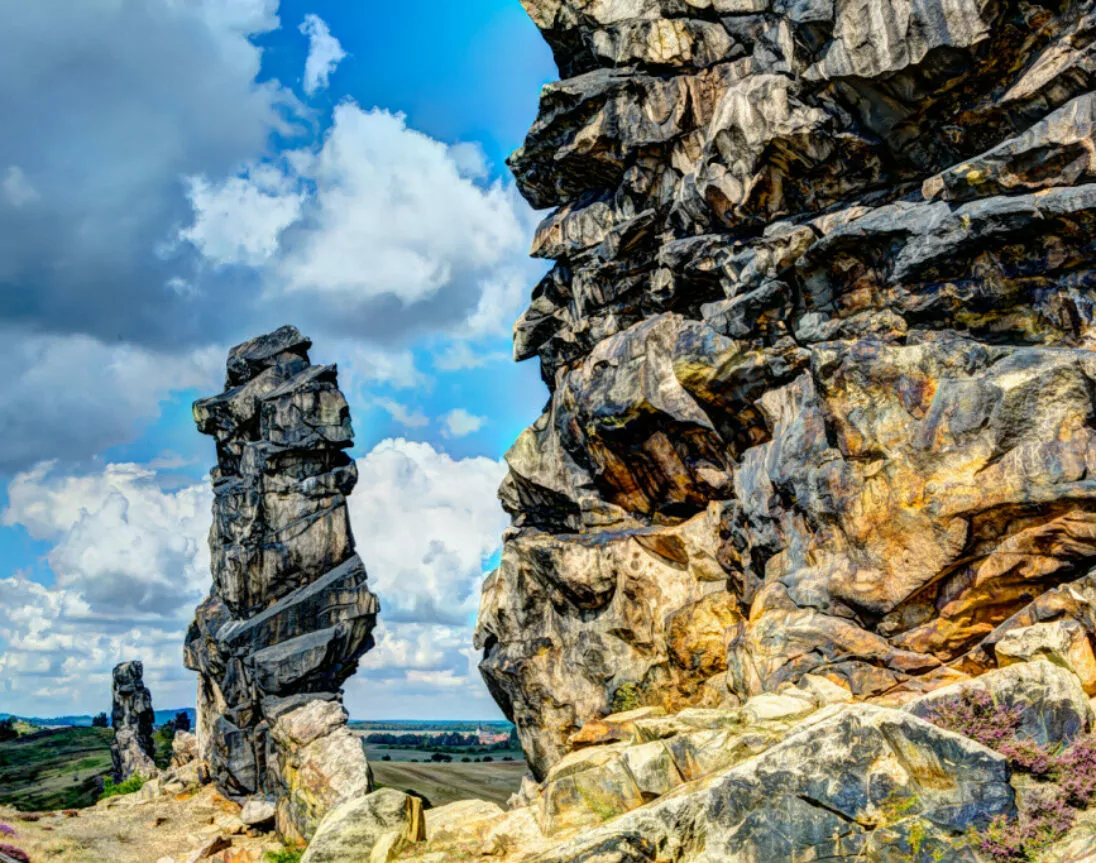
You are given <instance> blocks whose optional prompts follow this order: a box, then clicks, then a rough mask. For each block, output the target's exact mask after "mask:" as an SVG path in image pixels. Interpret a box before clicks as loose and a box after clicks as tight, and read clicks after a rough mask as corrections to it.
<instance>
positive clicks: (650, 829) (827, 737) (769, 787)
mask: <svg viewBox="0 0 1096 863" xmlns="http://www.w3.org/2000/svg"><path fill="white" fill-rule="evenodd" d="M1015 811H1016V809H1015V801H1014V796H1013V790H1012V787H1011V785H1010V784H1009V767H1008V764H1007V762H1006V761H1005V759H1004V758H1002V757H1001V756H1000V755H997V754H996V753H994V752H992V751H991V750H989V749H987V748H986V747H984V746H982V745H981V744H978V743H975V742H974V741H971V740H968V739H967V738H964V737H961V736H959V735H957V734H952V733H950V732H947V731H944V730H942V729H940V728H937V727H936V726H933V725H931V724H929V723H927V722H924V721H923V720H920V719H918V718H916V717H914V716H912V715H911V714H909V713H904V712H901V711H897V710H893V709H889V708H882V707H875V706H872V705H835V706H831V707H827V708H824V709H823V710H821V711H819V712H818V713H817V714H816V715H814V716H812V717H811V718H810V719H809V720H807V721H805V722H803V723H802V724H801V725H800V727H799V728H797V729H796V730H795V731H794V732H793V733H791V734H789V735H788V736H787V737H786V738H785V739H784V740H783V741H782V742H779V743H777V744H775V745H774V746H772V747H771V748H769V749H767V750H766V751H764V752H762V753H760V754H758V755H756V756H754V757H752V758H748V759H746V760H744V761H741V762H740V763H738V764H736V765H734V766H732V767H730V768H728V769H725V770H724V771H722V772H720V773H718V774H715V775H713V776H711V777H709V778H707V779H705V780H702V781H700V782H696V783H693V784H691V785H686V786H683V787H682V788H680V789H678V790H677V791H676V792H674V793H672V794H669V795H666V796H665V797H663V798H661V799H659V800H657V801H655V802H653V803H651V804H649V805H647V806H644V807H642V808H640V809H637V810H635V811H633V812H629V813H628V814H626V815H623V816H621V817H619V818H616V819H615V820H612V821H610V822H609V823H607V824H605V825H604V826H601V827H599V828H597V829H594V830H587V831H585V832H583V833H581V834H579V835H578V836H576V837H575V838H573V839H570V840H568V841H565V842H563V843H561V844H558V845H556V846H555V847H553V848H551V849H549V850H546V851H543V852H542V853H539V854H537V855H535V856H534V857H531V858H530V859H535V860H536V861H537V863H593V861H602V860H627V861H654V860H667V861H690V863H716V861H753V860H758V861H759V860H774V861H775V860H798V859H804V860H806V859H828V860H849V861H852V860H862V859H871V860H888V859H903V858H902V856H901V855H903V854H906V855H908V854H909V853H910V848H911V845H913V844H915V845H916V847H917V848H918V849H919V850H920V851H922V852H923V853H925V854H926V855H929V856H931V855H934V854H935V855H937V856H938V857H939V859H949V860H964V861H970V863H974V861H975V860H976V858H975V856H973V852H971V851H969V849H967V850H963V849H964V848H966V846H965V844H964V843H963V842H962V841H961V840H962V838H963V836H964V834H965V833H966V831H967V830H969V829H970V828H971V827H972V826H984V825H985V824H987V823H988V822H989V820H990V819H992V818H993V817H995V816H998V815H1004V816H1011V815H1014V814H1015ZM943 855H951V856H943Z"/></svg>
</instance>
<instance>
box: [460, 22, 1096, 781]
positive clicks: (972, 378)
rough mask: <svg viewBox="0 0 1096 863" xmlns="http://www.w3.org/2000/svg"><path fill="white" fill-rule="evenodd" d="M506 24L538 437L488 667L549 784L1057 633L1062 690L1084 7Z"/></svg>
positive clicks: (1075, 423)
mask: <svg viewBox="0 0 1096 863" xmlns="http://www.w3.org/2000/svg"><path fill="white" fill-rule="evenodd" d="M523 3H524V5H525V7H526V9H527V11H528V12H529V14H530V15H531V17H532V18H533V20H534V21H535V22H536V24H537V26H538V27H539V28H540V29H541V30H542V32H543V34H544V36H545V38H546V39H547V41H548V43H549V44H550V45H551V47H552V50H553V52H554V54H555V57H556V60H557V63H558V65H559V69H560V73H561V76H562V78H563V80H561V81H560V82H558V83H555V84H551V85H549V86H547V87H546V88H544V90H543V92H542V94H541V103H540V114H539V116H538V118H537V120H536V122H535V124H534V125H533V128H532V129H531V130H530V132H529V135H528V137H527V139H526V141H525V144H524V145H523V146H522V147H521V148H520V149H519V150H518V151H517V152H516V153H514V154H513V156H512V157H511V159H510V165H511V168H512V170H513V172H514V175H515V177H516V180H517V183H518V187H519V189H520V190H521V192H522V194H523V195H524V196H525V197H526V198H527V199H528V200H529V202H530V203H531V204H532V205H533V206H534V207H537V208H545V209H550V213H548V214H547V216H546V218H545V219H544V221H543V223H542V224H541V226H540V228H539V230H538V231H537V234H536V238H535V241H534V247H533V254H534V255H536V256H538V257H542V258H546V259H550V260H552V261H553V262H554V265H553V267H552V269H551V271H550V272H549V273H548V275H546V276H545V278H544V279H543V280H542V281H541V283H540V284H538V285H537V286H536V287H535V289H534V290H533V295H532V302H531V304H530V306H529V308H528V310H527V311H526V312H525V313H524V314H523V315H522V317H521V319H520V320H519V321H518V322H517V324H516V326H515V331H514V349H515V356H516V357H517V358H518V359H526V358H533V357H536V358H537V359H538V360H539V362H540V366H541V370H542V376H543V379H544V381H545V382H546V383H547V385H548V387H549V389H550V390H551V400H550V402H549V404H548V407H547V409H546V411H545V413H544V415H543V416H541V417H540V418H539V419H538V420H537V421H536V422H535V423H534V424H533V425H532V426H531V427H530V428H529V429H528V430H527V431H526V432H524V433H523V435H522V436H521V437H520V438H519V440H518V441H517V443H516V444H515V446H514V447H513V449H512V450H511V451H510V453H509V454H508V456H507V459H508V462H509V466H510V474H509V477H508V478H507V479H506V481H505V482H504V484H503V487H502V489H501V492H500V494H501V497H502V500H503V504H504V506H505V507H506V508H507V510H508V511H509V512H510V514H511V515H512V518H513V526H512V528H511V530H510V531H509V532H508V534H507V537H506V543H505V548H504V551H503V555H502V561H501V565H500V567H499V569H498V571H497V572H496V573H494V574H493V575H492V576H491V577H490V578H489V579H488V580H487V582H486V584H485V587H484V593H483V601H482V607H481V613H480V619H479V626H478V631H477V644H478V645H479V647H481V648H482V649H483V651H484V654H483V661H482V664H481V670H482V672H483V675H484V678H485V680H486V681H487V684H488V686H489V688H490V689H491V692H492V694H493V695H494V697H495V699H496V700H497V701H498V703H499V704H500V705H501V706H502V708H503V710H504V711H505V712H506V714H507V715H508V716H510V717H511V718H512V719H513V720H514V721H515V722H516V724H517V726H518V729H519V734H520V736H521V740H522V743H523V746H524V748H525V751H526V754H527V756H528V758H529V761H530V764H531V766H532V768H533V770H534V772H535V773H536V775H537V778H538V779H543V778H544V777H545V776H546V775H547V774H548V771H549V770H550V768H551V767H552V766H553V765H554V764H555V763H557V762H558V761H559V760H560V759H561V758H562V757H564V756H565V755H566V753H568V752H569V751H570V750H571V749H572V748H573V746H574V745H575V744H574V743H573V742H572V740H571V738H572V736H573V735H574V734H575V733H576V732H577V731H578V730H579V729H580V728H581V727H582V726H583V725H584V724H585V723H586V722H587V721H588V720H590V719H594V718H598V717H603V716H606V715H608V714H610V713H613V712H619V711H622V710H628V709H632V708H638V707H644V706H650V707H661V708H664V709H665V710H667V711H670V712H676V711H680V710H682V709H684V708H686V707H689V706H698V707H705V708H713V707H728V706H731V705H734V704H737V703H740V702H742V701H743V700H745V699H747V698H749V697H750V696H753V695H756V694H758V693H763V692H769V691H773V690H775V689H777V688H778V687H780V686H781V685H782V684H784V683H787V682H795V681H798V680H800V679H801V678H803V676H804V675H816V676H822V677H826V678H828V679H829V680H831V681H833V682H837V683H840V684H841V685H842V686H843V687H844V688H846V689H847V690H848V691H850V692H851V693H852V695H853V696H855V697H856V698H858V699H861V700H868V699H877V700H885V701H887V702H888V703H900V702H902V701H903V700H906V699H908V698H909V697H912V696H913V695H916V694H918V693H921V692H925V691H929V690H932V689H934V688H937V687H939V686H942V685H946V684H950V683H953V682H956V681H959V680H962V679H965V678H966V677H969V676H972V675H977V674H980V673H982V672H984V671H986V670H988V669H991V668H994V667H995V666H996V665H997V664H998V662H999V657H1010V658H1008V659H1005V660H1004V661H1005V662H1008V661H1011V658H1012V657H1011V654H1009V650H1010V649H1013V648H1016V647H1017V641H1016V640H1017V638H1018V636H1015V635H1013V636H1009V637H1008V638H1006V635H1007V633H1008V632H1010V631H1011V630H1016V629H1019V628H1023V627H1029V626H1033V625H1036V624H1041V623H1047V622H1053V621H1055V620H1060V619H1068V620H1071V621H1075V622H1076V624H1077V625H1078V626H1080V627H1081V628H1082V630H1083V632H1082V633H1081V636H1080V639H1081V640H1080V641H1078V640H1077V639H1076V638H1075V637H1074V635H1070V638H1071V639H1073V640H1071V641H1069V643H1068V644H1067V643H1066V642H1064V641H1063V640H1062V637H1061V636H1062V634H1061V633H1059V634H1058V635H1056V636H1055V637H1054V639H1052V640H1053V644H1051V643H1050V642H1051V640H1048V639H1047V638H1046V637H1045V636H1047V635H1048V633H1045V632H1044V633H1043V635H1041V636H1040V638H1042V640H1043V642H1045V644H1044V646H1043V647H1040V648H1037V647H1035V646H1033V645H1034V640H1033V639H1032V638H1030V637H1029V638H1028V639H1027V641H1028V642H1029V644H1028V646H1026V647H1025V646H1024V645H1019V646H1018V649H1019V650H1021V651H1024V652H1029V649H1030V651H1034V652H1039V651H1042V653H1043V654H1045V655H1046V656H1048V657H1052V658H1053V657H1059V658H1060V659H1061V660H1062V661H1063V662H1065V661H1067V659H1068V661H1069V662H1070V663H1074V664H1077V663H1080V664H1081V665H1082V666H1084V664H1085V663H1087V661H1088V660H1087V656H1088V654H1087V653H1086V651H1085V644H1083V643H1082V642H1084V641H1091V639H1092V637H1093V633H1094V631H1096V612H1094V609H1096V605H1094V604H1093V603H1094V600H1096V589H1094V588H1093V587H1092V582H1091V578H1090V577H1089V576H1086V573H1087V572H1088V571H1089V569H1090V568H1091V567H1092V566H1093V565H1096V483H1094V481H1093V479H1092V476H1091V474H1093V466H1094V465H1096V422H1094V421H1096V400H1094V394H1096V353H1094V352H1093V351H1092V348H1093V346H1094V345H1096V340H1094V337H1096V328H1094V322H1096V301H1094V300H1096V297H1094V293H1093V284H1094V279H1096V275H1094V274H1096V270H1094V269H1093V266H1092V263H1091V262H1092V260H1093V258H1094V252H1096V162H1094V161H1093V156H1092V154H1093V152H1094V149H1093V131H1094V123H1096V114H1094V110H1093V107H1094V100H1096V93H1094V92H1093V91H1094V86H1093V85H1094V76H1096V61H1094V60H1093V54H1092V45H1093V44H1094V43H1096V7H1094V5H1093V2H1092V0H1078V2H1076V3H1068V4H1058V3H1044V2H1041V0H1035V2H1026V0H1025V2H1020V0H988V2H967V0H926V2H924V3H920V4H913V5H910V4H899V3H893V2H890V0H848V2H845V0H840V2H835V3H812V2H805V0H802V2H801V0H789V2H776V0H596V2H590V0H523ZM1035 640H1038V639H1035ZM1002 642H1003V643H1002ZM998 644H1002V650H1001V651H1000V653H998V652H997V651H995V645H998ZM1010 644H1011V645H1013V648H1010ZM1089 646H1090V645H1089ZM1077 670H1078V672H1079V673H1082V674H1083V675H1088V674H1089V672H1090V670H1085V669H1084V668H1078V669H1077ZM1085 685H1086V686H1088V687H1089V688H1091V685H1092V683H1091V678H1088V679H1086V681H1085Z"/></svg>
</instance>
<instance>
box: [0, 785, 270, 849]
mask: <svg viewBox="0 0 1096 863" xmlns="http://www.w3.org/2000/svg"><path fill="white" fill-rule="evenodd" d="M108 802H110V801H108ZM112 802H113V805H111V806H107V805H105V803H100V804H98V805H97V806H93V807H91V808H89V809H79V810H69V811H70V812H76V813H77V814H76V815H75V816H73V817H69V816H66V815H64V814H63V813H61V812H56V813H41V814H40V815H39V820H37V821H26V820H23V819H25V818H26V817H28V816H27V813H22V812H18V811H16V810H15V809H12V808H10V807H6V806H0V824H7V825H8V826H9V827H11V828H12V829H13V830H15V832H16V834H17V835H16V836H15V837H14V838H6V839H0V841H3V842H7V843H9V844H11V845H13V846H15V847H16V848H19V849H21V850H22V851H24V852H26V853H27V854H28V855H29V856H30V859H31V861H32V863H157V861H159V860H160V859H161V858H163V857H170V858H171V859H172V860H173V861H174V863H182V861H183V860H185V859H186V857H187V855H188V854H189V853H190V852H191V851H192V850H194V849H196V848H198V847H200V846H201V845H202V844H203V843H204V842H205V841H206V840H208V839H210V838H211V837H213V836H216V835H225V836H226V838H227V839H229V841H231V843H232V848H233V849H244V850H247V851H250V852H251V854H252V859H253V860H255V861H261V860H262V858H263V853H264V852H265V851H267V850H273V849H277V848H280V847H281V845H280V843H278V842H277V840H276V839H274V838H273V837H272V836H259V837H248V836H246V835H230V831H231V830H233V829H239V828H240V826H242V825H240V824H239V819H238V818H237V815H238V813H239V807H238V806H236V804H234V803H232V802H230V801H228V800H225V799H224V798H223V797H221V796H220V795H219V794H217V793H216V792H215V791H214V790H213V789H212V788H211V787H206V788H203V789H202V790H201V791H199V792H198V793H196V794H193V795H190V796H188V795H185V794H183V795H179V796H177V797H171V796H160V797H155V798H153V799H152V800H150V801H148V802H145V803H139V804H134V803H133V802H131V801H128V800H126V799H125V798H117V797H116V798H112ZM30 817H32V818H33V817H34V816H33V815H31V816H30ZM245 859H246V858H245Z"/></svg>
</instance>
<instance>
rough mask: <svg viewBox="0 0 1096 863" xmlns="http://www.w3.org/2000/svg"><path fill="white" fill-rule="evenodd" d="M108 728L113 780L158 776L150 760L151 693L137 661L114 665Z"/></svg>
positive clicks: (152, 748) (151, 743)
mask: <svg viewBox="0 0 1096 863" xmlns="http://www.w3.org/2000/svg"><path fill="white" fill-rule="evenodd" d="M113 677H114V685H113V688H112V693H111V695H112V705H113V706H112V707H111V725H113V726H114V740H113V742H112V743H111V744H110V757H111V760H112V761H113V762H114V781H115V782H124V781H125V780H126V779H129V777H131V776H133V775H134V774H140V775H141V776H143V777H145V778H146V779H151V778H153V777H154V776H157V775H158V774H159V772H160V771H159V770H158V769H157V768H156V764H155V763H154V762H153V760H152V755H153V753H154V752H155V749H156V747H155V744H154V743H153V741H152V730H153V727H154V726H155V724H156V712H155V711H154V710H153V709H152V693H151V692H149V691H148V687H147V686H145V681H144V666H143V665H142V664H141V663H140V662H122V663H119V664H118V665H116V666H114V674H113Z"/></svg>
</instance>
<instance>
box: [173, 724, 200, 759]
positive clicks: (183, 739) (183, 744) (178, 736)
mask: <svg viewBox="0 0 1096 863" xmlns="http://www.w3.org/2000/svg"><path fill="white" fill-rule="evenodd" d="M197 760H198V738H197V737H196V736H195V735H194V734H192V733H191V732H189V731H176V732H175V737H174V739H172V741H171V766H172V767H185V766H186V765H187V764H190V763H191V762H194V761H197Z"/></svg>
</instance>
